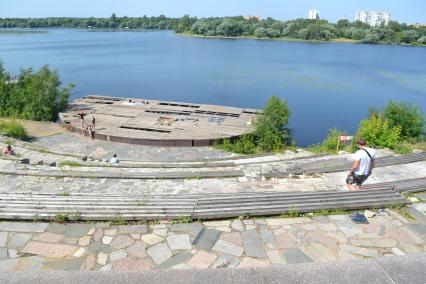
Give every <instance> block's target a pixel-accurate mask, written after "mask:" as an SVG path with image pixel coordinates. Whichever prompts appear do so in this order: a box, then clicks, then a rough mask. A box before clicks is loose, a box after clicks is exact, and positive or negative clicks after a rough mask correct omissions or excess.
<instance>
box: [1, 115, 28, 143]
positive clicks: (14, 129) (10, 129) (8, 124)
mask: <svg viewBox="0 0 426 284" xmlns="http://www.w3.org/2000/svg"><path fill="white" fill-rule="evenodd" d="M0 133H1V134H4V135H7V136H9V137H12V138H17V139H21V140H27V139H28V133H27V131H26V130H25V128H24V126H22V125H21V124H20V123H19V122H17V121H14V120H4V121H0Z"/></svg>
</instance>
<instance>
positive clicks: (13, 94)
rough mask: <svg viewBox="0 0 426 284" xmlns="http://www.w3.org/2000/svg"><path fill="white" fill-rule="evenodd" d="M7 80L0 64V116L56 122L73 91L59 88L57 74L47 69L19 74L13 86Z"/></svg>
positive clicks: (8, 76)
mask: <svg viewBox="0 0 426 284" xmlns="http://www.w3.org/2000/svg"><path fill="white" fill-rule="evenodd" d="M10 78H11V76H10V75H9V74H8V73H6V72H4V70H3V68H2V64H1V62H0V116H11V117H17V118H23V119H30V120H42V121H55V120H56V119H57V116H58V113H59V112H60V111H63V110H64V109H65V108H66V106H67V104H68V98H69V96H70V92H69V88H72V87H73V85H70V86H69V87H67V88H62V87H61V81H60V80H59V75H58V73H57V72H56V71H50V70H49V68H48V66H44V67H42V68H41V69H40V70H39V71H37V72H33V71H32V69H27V70H22V71H21V74H20V75H19V77H18V80H17V82H16V83H10V82H8V81H10V80H9V79H10Z"/></svg>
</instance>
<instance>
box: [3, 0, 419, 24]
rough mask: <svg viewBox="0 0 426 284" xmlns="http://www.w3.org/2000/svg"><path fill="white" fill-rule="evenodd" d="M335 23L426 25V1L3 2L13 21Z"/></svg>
mask: <svg viewBox="0 0 426 284" xmlns="http://www.w3.org/2000/svg"><path fill="white" fill-rule="evenodd" d="M312 8H315V9H317V10H319V12H320V17H321V18H323V19H327V20H329V21H331V22H336V21H337V20H339V19H341V18H343V17H346V18H347V19H349V20H351V21H353V20H354V18H355V11H357V10H375V11H389V12H391V13H392V18H393V19H395V20H397V21H399V22H405V23H416V22H418V23H426V0H149V1H148V0H0V18H13V17H33V18H37V17H59V16H64V17H65V16H66V17H91V16H93V17H109V16H110V15H111V14H112V13H113V12H115V13H116V14H117V16H143V15H147V16H159V15H162V14H163V15H166V16H168V17H181V16H183V15H185V14H189V15H191V16H197V17H210V16H237V15H258V16H261V17H262V18H266V17H273V18H275V19H279V20H290V19H295V18H306V17H307V15H308V11H309V9H312Z"/></svg>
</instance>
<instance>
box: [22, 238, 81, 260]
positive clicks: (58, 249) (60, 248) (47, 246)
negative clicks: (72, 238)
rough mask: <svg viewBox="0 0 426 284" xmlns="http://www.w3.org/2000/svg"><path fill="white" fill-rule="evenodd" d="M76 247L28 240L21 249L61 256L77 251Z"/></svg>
mask: <svg viewBox="0 0 426 284" xmlns="http://www.w3.org/2000/svg"><path fill="white" fill-rule="evenodd" d="M77 249H78V247H77V246H70V245H62V244H51V243H41V242H34V241H29V242H28V243H27V245H26V246H25V247H24V248H23V249H22V252H23V253H30V254H35V255H40V256H44V257H48V258H63V257H65V256H67V255H71V254H73V253H74V252H76V251H77Z"/></svg>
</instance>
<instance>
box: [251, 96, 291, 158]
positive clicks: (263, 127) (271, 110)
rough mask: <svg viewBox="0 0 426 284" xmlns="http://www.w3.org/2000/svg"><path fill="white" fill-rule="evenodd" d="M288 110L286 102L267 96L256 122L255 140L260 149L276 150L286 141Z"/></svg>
mask: <svg viewBox="0 0 426 284" xmlns="http://www.w3.org/2000/svg"><path fill="white" fill-rule="evenodd" d="M289 116H290V110H289V108H288V106H287V102H286V101H285V100H282V99H280V98H278V97H276V96H272V97H271V98H269V100H268V103H267V105H266V107H265V109H264V110H263V112H262V114H260V115H259V116H258V120H257V122H256V124H255V125H256V130H255V135H256V142H257V145H258V146H259V147H260V149H261V150H264V151H278V150H280V149H281V148H282V146H283V142H284V141H288V139H289V134H288V131H287V130H286V128H285V126H286V125H287V123H288V118H289Z"/></svg>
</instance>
